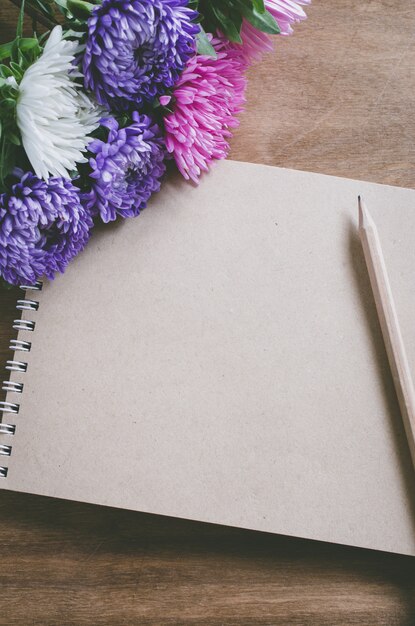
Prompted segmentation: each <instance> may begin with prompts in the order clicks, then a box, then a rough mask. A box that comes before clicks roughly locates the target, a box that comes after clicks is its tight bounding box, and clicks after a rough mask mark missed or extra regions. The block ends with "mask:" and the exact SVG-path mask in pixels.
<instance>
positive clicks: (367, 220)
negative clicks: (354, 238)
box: [358, 196, 376, 230]
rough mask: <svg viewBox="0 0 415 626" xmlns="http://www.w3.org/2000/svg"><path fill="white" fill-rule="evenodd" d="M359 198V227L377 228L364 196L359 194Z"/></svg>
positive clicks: (364, 228) (365, 228)
mask: <svg viewBox="0 0 415 626" xmlns="http://www.w3.org/2000/svg"><path fill="white" fill-rule="evenodd" d="M358 199H359V228H360V229H363V230H367V229H368V228H372V229H375V230H376V226H375V223H374V221H373V219H372V216H371V215H370V213H369V211H368V210H367V206H366V204H365V201H364V200H363V197H362V196H358Z"/></svg>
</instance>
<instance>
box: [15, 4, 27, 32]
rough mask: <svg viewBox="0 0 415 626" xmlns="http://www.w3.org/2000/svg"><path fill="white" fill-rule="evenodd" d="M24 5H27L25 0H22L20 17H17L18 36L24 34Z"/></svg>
mask: <svg viewBox="0 0 415 626" xmlns="http://www.w3.org/2000/svg"><path fill="white" fill-rule="evenodd" d="M24 5H25V0H22V4H21V6H20V13H19V17H18V19H17V28H16V37H21V36H22V35H23V22H24Z"/></svg>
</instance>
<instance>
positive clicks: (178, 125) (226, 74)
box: [162, 38, 247, 183]
mask: <svg viewBox="0 0 415 626" xmlns="http://www.w3.org/2000/svg"><path fill="white" fill-rule="evenodd" d="M211 43H212V45H213V47H214V48H215V51H216V54H217V58H216V59H215V58H213V57H210V56H204V55H196V56H194V57H192V58H191V59H190V60H189V61H188V62H187V65H186V67H185V69H184V71H183V73H182V75H181V77H180V79H179V81H178V83H177V85H176V87H175V89H174V92H173V96H174V105H173V113H170V114H168V115H167V116H166V117H165V119H164V122H165V130H166V146H167V150H168V151H169V152H170V153H171V154H172V155H173V157H174V159H175V161H176V164H177V167H178V168H179V170H180V172H181V173H182V175H183V176H184V178H186V179H187V180H188V179H191V180H193V181H194V182H196V183H197V182H198V180H199V177H200V174H201V172H202V171H207V170H208V169H209V164H210V163H211V161H213V160H214V159H225V158H226V156H227V154H228V151H229V144H228V138H229V137H230V136H231V134H232V132H231V129H232V128H235V127H236V126H238V124H239V120H238V119H237V115H238V113H240V112H241V111H243V104H244V102H245V88H246V79H245V76H244V71H245V69H246V67H247V65H246V63H245V61H244V57H243V56H242V54H241V47H240V46H239V49H236V48H235V47H231V46H229V44H228V42H227V41H226V40H224V39H223V38H212V39H211ZM162 104H166V102H164V101H163V102H162Z"/></svg>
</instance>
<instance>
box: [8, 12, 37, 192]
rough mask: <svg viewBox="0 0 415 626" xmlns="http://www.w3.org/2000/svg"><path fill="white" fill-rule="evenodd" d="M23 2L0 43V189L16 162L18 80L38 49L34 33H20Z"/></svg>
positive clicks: (18, 145)
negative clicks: (9, 37) (11, 35)
mask: <svg viewBox="0 0 415 626" xmlns="http://www.w3.org/2000/svg"><path fill="white" fill-rule="evenodd" d="M24 6H25V5H24V2H22V6H21V10H20V15H19V19H18V22H17V28H16V37H15V39H14V40H13V41H11V42H9V43H6V44H2V45H1V46H0V191H1V190H3V189H4V188H5V181H6V178H7V176H8V175H9V174H10V172H11V170H12V169H13V167H14V166H15V164H16V157H17V153H18V149H19V147H20V145H21V139H20V133H19V130H18V127H17V123H16V105H17V98H18V94H19V91H18V88H19V84H20V82H21V80H22V78H23V75H24V73H25V71H26V69H27V68H28V67H29V66H30V65H32V63H33V62H34V61H35V60H36V59H37V58H38V56H39V55H40V54H41V52H42V47H41V44H40V42H39V40H38V38H37V37H22V33H23V16H24Z"/></svg>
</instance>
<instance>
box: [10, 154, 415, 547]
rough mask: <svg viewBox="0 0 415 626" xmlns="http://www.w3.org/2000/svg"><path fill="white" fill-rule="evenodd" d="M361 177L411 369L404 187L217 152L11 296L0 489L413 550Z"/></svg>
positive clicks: (409, 499) (414, 331) (410, 196)
mask: <svg viewBox="0 0 415 626" xmlns="http://www.w3.org/2000/svg"><path fill="white" fill-rule="evenodd" d="M359 193H360V194H363V196H364V198H365V200H366V204H367V206H368V208H369V210H370V211H371V213H372V215H373V217H374V219H375V222H376V223H377V226H378V229H379V234H380V237H381V241H382V246H383V248H384V253H385V258H386V263H387V266H388V270H389V274H390V279H391V283H392V289H393V292H394V296H395V299H396V305H397V310H398V314H399V318H400V321H401V325H402V331H403V336H404V341H405V344H406V347H407V350H408V356H409V360H410V364H411V367H412V368H413V369H414V370H415V323H414V312H415V245H414V236H415V192H414V191H411V190H407V189H399V188H393V187H386V186H380V185H375V184H371V183H364V182H357V181H350V180H345V179H339V178H335V177H329V176H322V175H316V174H310V173H304V172H296V171H291V170H283V169H278V168H271V167H266V166H259V165H251V164H246V163H236V162H231V161H228V162H224V163H221V164H220V165H218V166H217V167H215V168H214V170H213V171H212V172H211V173H210V174H209V175H207V176H204V177H203V180H202V183H201V185H200V186H199V187H198V188H194V187H193V186H191V185H189V184H187V183H185V182H184V181H179V180H178V179H177V178H174V179H171V180H170V181H169V182H167V183H166V184H165V185H164V187H163V191H162V192H161V193H160V194H158V195H157V196H155V197H154V198H153V200H152V201H151V203H150V205H149V207H148V208H147V209H146V210H145V211H143V213H142V215H141V216H140V217H139V218H138V219H130V220H125V221H122V220H120V221H119V222H118V223H116V224H113V225H111V226H108V227H106V228H102V229H100V230H97V232H96V233H95V234H94V236H93V238H92V240H91V243H90V245H89V246H88V247H87V249H86V250H85V252H83V253H82V254H81V255H80V256H79V257H78V259H77V260H76V261H75V262H74V263H73V264H72V265H71V266H70V267H69V269H68V270H67V272H66V273H65V275H64V276H59V277H58V278H56V280H55V281H54V282H51V283H47V284H45V285H44V288H43V291H42V292H41V293H40V295H39V298H38V299H39V302H40V305H39V310H38V312H36V313H32V314H31V313H28V312H25V314H24V316H25V318H27V319H35V321H36V329H35V331H34V332H33V333H23V332H21V333H20V338H21V339H28V340H30V341H32V344H33V345H32V350H31V352H30V353H28V355H27V359H24V358H23V359H22V356H24V357H25V356H26V355H25V354H23V353H18V354H17V355H16V358H18V359H19V360H27V362H28V370H27V373H26V374H18V375H15V376H12V377H11V378H12V380H21V381H22V382H24V385H25V387H24V392H23V394H22V395H21V396H17V395H16V394H11V393H10V394H9V395H8V398H7V399H8V401H18V402H20V404H21V409H20V413H19V414H18V415H17V416H16V419H15V423H16V424H17V429H16V434H15V436H14V438H13V441H12V444H13V451H12V455H11V457H10V459H9V460H8V466H9V471H8V476H7V478H6V479H3V480H2V482H1V487H3V488H5V489H12V490H16V491H25V492H30V493H36V494H43V495H48V496H56V497H59V498H68V499H73V500H80V501H86V502H92V503H97V504H103V505H110V506H116V507H124V508H131V509H136V510H139V511H148V512H151V513H158V514H164V515H170V516H178V517H182V518H190V519H196V520H202V521H208V522H215V523H220V524H227V525H231V526H241V527H245V528H251V529H257V530H262V531H270V532H275V533H283V534H288V535H293V536H299V537H308V538H313V539H320V540H324V541H330V542H337V543H342V544H350V545H355V546H363V547H367V548H375V549H381V550H387V551H396V552H400V553H405V554H412V555H415V481H414V477H413V469H412V466H411V462H410V456H409V452H408V447H407V443H406V440H405V435H404V430H403V426H402V421H401V417H400V413H399V408H398V404H397V400H396V397H395V392H394V389H393V383H392V377H391V375H390V372H389V367H388V363H387V358H386V353H385V350H384V347H383V342H382V338H381V333H380V328H379V323H378V321H377V317H376V311H375V305H374V301H373V297H372V295H371V290H370V284H369V279H368V276H367V271H366V267H365V264H364V258H363V253H362V250H361V245H360V242H359V239H358V235H357V195H358V194H359ZM30 297H31V298H34V299H37V298H36V296H35V295H34V292H30ZM9 421H10V419H9ZM6 442H7V443H8V444H9V443H11V442H10V436H9V438H7V436H5V435H3V436H1V441H0V443H6ZM3 458H5V457H3ZM2 465H7V462H6V463H2Z"/></svg>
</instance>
